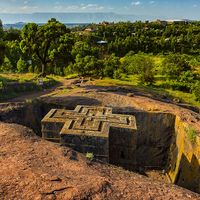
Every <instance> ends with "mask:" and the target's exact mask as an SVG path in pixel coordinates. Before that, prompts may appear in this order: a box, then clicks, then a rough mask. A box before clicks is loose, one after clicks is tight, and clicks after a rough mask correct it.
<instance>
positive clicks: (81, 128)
mask: <svg viewBox="0 0 200 200" xmlns="http://www.w3.org/2000/svg"><path fill="white" fill-rule="evenodd" d="M42 134H43V138H44V139H47V140H50V141H60V142H61V144H63V145H66V146H68V147H71V148H73V149H74V150H76V151H79V152H81V153H87V152H89V153H93V154H94V155H95V157H96V158H98V159H101V160H102V159H103V160H105V161H107V162H110V163H116V164H118V165H120V166H124V167H127V168H128V167H129V168H130V166H131V165H132V166H133V167H134V166H135V165H136V156H135V154H134V152H135V150H136V147H137V146H136V145H137V133H136V121H135V117H134V116H132V115H120V114H112V108H108V107H98V106H77V107H76V109H75V110H74V111H73V110H55V109H53V110H51V111H50V112H49V113H48V114H47V115H46V116H45V117H44V119H43V120H42Z"/></svg>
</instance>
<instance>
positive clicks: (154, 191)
mask: <svg viewBox="0 0 200 200" xmlns="http://www.w3.org/2000/svg"><path fill="white" fill-rule="evenodd" d="M0 166H1V167H0V199H2V200H8V199H17V200H18V199H23V200H30V199H33V200H49V199H51V200H53V199H59V200H72V199H76V200H78V199H94V200H100V199H102V200H115V199H116V200H117V199H125V200H132V199H134V200H150V199H155V200H190V199H191V200H198V199H199V198H200V196H199V195H198V194H195V193H193V192H190V191H188V190H186V189H183V188H180V187H178V186H174V185H171V184H165V183H162V182H158V181H154V180H152V179H149V178H146V177H144V176H141V175H138V174H135V173H131V172H127V171H124V170H122V169H120V168H114V167H112V166H106V165H101V164H98V163H91V162H89V163H88V161H87V160H86V159H85V158H84V157H83V156H81V155H79V154H77V153H76V152H73V151H72V150H70V149H68V148H65V147H60V146H59V145H58V144H53V143H51V142H48V141H44V140H41V139H39V138H38V137H36V136H35V135H34V133H33V132H32V131H31V130H30V129H28V128H25V127H22V126H20V125H15V124H4V123H0Z"/></svg>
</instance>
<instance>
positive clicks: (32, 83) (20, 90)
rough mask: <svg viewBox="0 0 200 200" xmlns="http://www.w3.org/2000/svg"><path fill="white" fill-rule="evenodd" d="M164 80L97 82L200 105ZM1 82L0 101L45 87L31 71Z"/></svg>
mask: <svg viewBox="0 0 200 200" xmlns="http://www.w3.org/2000/svg"><path fill="white" fill-rule="evenodd" d="M155 59H157V61H156V63H157V66H159V63H160V62H161V60H162V58H158V57H156V58H155ZM75 77H77V75H73V76H68V77H65V78H75ZM61 79H63V77H62V78H61V77H59V76H47V77H46V78H44V79H43V82H44V87H45V88H49V87H52V86H54V85H55V84H56V83H57V82H59V81H60V80H61ZM163 82H164V79H163V77H161V76H157V77H156V82H155V84H154V85H153V86H145V85H142V84H140V82H139V80H138V75H129V76H126V75H124V76H122V78H121V79H120V80H118V79H110V78H104V79H103V80H96V81H95V84H96V85H99V86H130V87H133V88H136V89H138V90H140V91H143V92H153V93H157V94H161V95H166V96H168V97H170V98H178V99H180V100H181V102H183V103H188V104H190V105H193V106H197V107H200V102H198V101H196V100H195V96H194V95H193V94H190V93H186V92H181V91H176V90H171V89H164V88H162V87H161V85H162V83H163ZM0 83H3V88H1V84H0V101H5V100H6V99H10V98H14V97H17V96H20V95H22V94H24V93H27V92H35V91H41V90H42V89H43V88H41V87H40V86H38V78H37V75H36V74H31V73H27V74H0ZM9 84H14V85H15V87H14V88H13V89H12V87H9ZM16 84H17V89H16Z"/></svg>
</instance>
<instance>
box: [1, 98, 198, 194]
mask: <svg viewBox="0 0 200 200" xmlns="http://www.w3.org/2000/svg"><path fill="white" fill-rule="evenodd" d="M9 106H10V105H6V104H5V105H1V107H0V108H1V110H2V111H1V112H0V121H3V122H7V123H16V124H21V125H24V126H27V127H29V128H31V129H33V130H34V132H35V133H36V134H37V135H38V136H41V120H42V119H43V117H44V116H45V115H46V114H47V113H48V112H49V111H50V110H51V109H55V108H64V109H70V110H73V109H74V108H75V106H76V105H71V106H63V105H58V104H48V103H45V102H42V101H34V102H31V103H26V104H18V105H12V106H10V109H8V107H9ZM4 107H5V108H6V109H4ZM113 113H115V114H127V115H134V116H135V117H136V122H137V134H139V137H138V141H137V143H138V145H137V146H138V147H137V149H136V150H135V152H134V154H135V155H136V162H137V167H136V168H135V169H134V171H138V172H139V173H142V174H146V175H150V174H152V172H155V171H158V172H159V173H156V175H155V176H153V178H156V179H159V180H161V179H163V177H164V175H165V177H167V178H166V179H167V180H168V181H170V182H172V183H175V184H177V185H179V186H182V187H185V188H187V189H190V190H192V191H194V192H197V193H199V192H200V188H199V180H200V177H199V174H200V171H199V161H198V159H197V158H198V156H199V155H197V154H198V150H196V149H197V148H198V147H196V146H195V144H191V143H190V142H189V141H187V140H186V138H185V135H186V134H185V131H186V129H187V125H186V124H184V123H182V122H181V121H180V119H179V118H178V117H177V116H175V115H173V114H170V113H161V112H145V111H136V110H135V109H134V108H113ZM183 144H184V146H185V147H186V148H183ZM112 153H113V154H114V153H115V152H114V151H113V152H111V154H112ZM122 156H126V155H125V152H123V153H122ZM190 157H191V159H189V158H190ZM118 163H119V162H118V161H113V160H112V162H111V164H114V165H119V164H118ZM123 167H124V168H125V169H128V170H133V169H132V168H131V167H129V166H123ZM161 171H162V173H160V172H161ZM150 176H151V175H150Z"/></svg>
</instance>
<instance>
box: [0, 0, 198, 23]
mask: <svg viewBox="0 0 200 200" xmlns="http://www.w3.org/2000/svg"><path fill="white" fill-rule="evenodd" d="M0 8H1V9H0V13H33V12H116V13H122V14H136V15H151V16H152V15H154V16H155V15H156V16H164V17H168V18H190V19H199V20H200V0H42V1H41V0H0Z"/></svg>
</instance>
